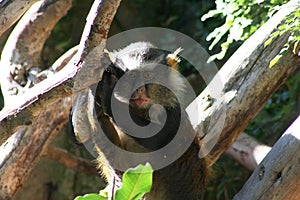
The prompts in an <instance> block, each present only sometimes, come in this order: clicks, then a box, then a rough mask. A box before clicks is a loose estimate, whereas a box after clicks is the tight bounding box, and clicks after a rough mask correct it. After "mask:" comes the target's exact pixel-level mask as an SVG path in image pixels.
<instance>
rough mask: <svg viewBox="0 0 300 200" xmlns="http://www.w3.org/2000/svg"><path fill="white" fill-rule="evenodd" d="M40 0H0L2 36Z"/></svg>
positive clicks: (0, 29) (0, 30) (0, 32)
mask: <svg viewBox="0 0 300 200" xmlns="http://www.w3.org/2000/svg"><path fill="white" fill-rule="evenodd" d="M37 1H38V0H26V1H23V0H4V1H1V2H0V36H1V35H2V34H3V33H4V32H5V31H6V30H7V29H9V27H11V26H12V25H13V24H14V23H15V22H16V21H17V20H18V19H19V18H20V17H21V16H22V15H23V14H24V13H25V12H26V11H27V10H28V8H30V6H31V5H32V4H34V3H35V2H37Z"/></svg>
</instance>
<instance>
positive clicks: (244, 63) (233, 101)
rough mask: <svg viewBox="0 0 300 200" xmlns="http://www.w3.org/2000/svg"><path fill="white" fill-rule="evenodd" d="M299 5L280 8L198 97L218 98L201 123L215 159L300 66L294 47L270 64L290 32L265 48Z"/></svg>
mask: <svg viewBox="0 0 300 200" xmlns="http://www.w3.org/2000/svg"><path fill="white" fill-rule="evenodd" d="M297 9H299V5H292V4H291V3H289V4H287V5H286V6H285V7H284V8H282V9H281V10H280V11H278V12H277V13H276V14H275V16H274V17H272V18H271V19H270V20H269V21H268V22H267V23H266V24H265V25H264V26H262V27H261V28H260V29H259V30H258V31H257V32H256V33H255V34H254V35H253V36H251V38H249V39H248V40H247V41H246V42H245V43H244V44H243V45H242V46H241V47H240V48H239V49H238V50H237V51H236V53H235V54H234V55H233V56H232V57H231V58H230V59H229V60H228V62H227V63H226V64H225V65H224V66H223V67H222V69H221V70H220V71H219V73H218V74H217V75H216V77H215V78H214V79H213V80H212V81H211V83H210V84H209V85H208V87H207V88H206V89H205V90H204V91H203V92H202V93H201V95H200V96H199V97H197V99H196V101H200V102H201V101H202V100H203V99H207V97H209V96H212V97H213V98H215V99H213V103H212V106H211V107H210V108H208V109H207V110H205V111H203V114H202V116H203V121H202V122H201V123H200V124H199V125H198V128H199V134H201V133H202V132H204V133H207V135H206V137H205V138H204V143H205V148H206V152H210V154H211V158H212V162H215V161H216V160H217V159H218V157H219V156H220V155H221V154H222V153H224V151H226V149H228V148H229V147H230V145H231V144H232V143H233V142H234V141H235V140H236V139H237V137H238V136H239V134H240V133H242V132H243V131H244V129H245V128H246V127H247V125H248V124H249V122H250V121H251V120H252V119H253V118H254V117H255V115H256V114H257V113H258V112H259V111H260V109H261V108H262V107H263V106H264V104H265V103H266V101H267V100H268V99H269V98H270V97H271V95H273V94H274V93H275V91H276V90H277V89H278V88H279V87H280V85H282V84H283V83H284V81H285V80H286V78H287V77H288V76H289V75H291V74H292V73H293V72H294V71H295V70H297V69H299V62H300V57H299V56H297V55H295V54H293V53H292V52H291V51H289V52H288V53H287V54H286V55H285V56H283V57H282V58H281V60H280V61H279V62H278V63H277V64H276V65H275V66H273V67H272V68H269V62H270V61H271V60H272V59H273V58H274V57H275V55H277V54H278V53H279V52H280V50H281V49H282V48H283V46H284V44H285V43H286V41H287V37H288V36H287V35H283V36H281V37H278V38H277V39H276V40H275V41H273V42H272V44H271V45H269V46H268V47H266V48H264V42H265V41H266V40H267V39H268V37H269V36H270V35H271V34H272V32H274V31H275V30H276V27H277V26H278V25H279V24H281V23H284V22H285V17H286V16H287V15H289V14H291V13H293V12H295V11H296V10H297ZM222 83H223V85H224V88H222V87H221V86H222ZM212 94H213V95H212ZM216 100H218V101H216ZM194 103H195V102H194ZM194 106H195V104H191V105H190V107H189V108H188V111H190V114H193V113H192V111H193V110H195V108H194ZM224 120H225V121H224ZM222 122H224V124H223V123H222ZM216 133H221V134H220V135H217V134H216ZM214 139H215V140H216V142H217V141H218V142H217V145H214V144H215V142H214ZM212 148H213V149H212Z"/></svg>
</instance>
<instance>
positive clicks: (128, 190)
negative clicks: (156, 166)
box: [114, 163, 153, 200]
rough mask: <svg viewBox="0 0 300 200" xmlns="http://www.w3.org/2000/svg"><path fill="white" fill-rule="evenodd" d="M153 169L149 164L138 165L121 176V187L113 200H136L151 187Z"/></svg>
mask: <svg viewBox="0 0 300 200" xmlns="http://www.w3.org/2000/svg"><path fill="white" fill-rule="evenodd" d="M152 174H153V169H152V167H151V165H150V164H149V163H146V165H138V166H137V167H136V168H133V169H129V170H127V171H126V172H125V173H124V174H123V178H122V187H121V188H120V189H119V190H117V191H116V194H115V198H114V199H115V200H137V199H140V198H142V197H143V196H144V195H145V194H146V193H147V192H150V190H151V187H152Z"/></svg>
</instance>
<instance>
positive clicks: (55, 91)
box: [0, 0, 120, 144]
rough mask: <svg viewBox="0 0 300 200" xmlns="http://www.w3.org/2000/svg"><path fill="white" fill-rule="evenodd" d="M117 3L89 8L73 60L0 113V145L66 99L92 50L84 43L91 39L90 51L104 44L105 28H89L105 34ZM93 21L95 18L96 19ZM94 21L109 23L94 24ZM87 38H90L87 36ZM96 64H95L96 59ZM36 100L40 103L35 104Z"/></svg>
mask: <svg viewBox="0 0 300 200" xmlns="http://www.w3.org/2000/svg"><path fill="white" fill-rule="evenodd" d="M119 3H120V0H118V1H110V0H103V1H99V0H97V1H95V2H94V5H93V8H95V7H96V8H99V11H98V10H96V9H92V10H91V11H90V14H89V18H88V23H87V24H86V27H85V33H84V34H83V37H82V39H81V41H80V47H79V50H78V52H77V54H76V55H75V56H74V57H73V59H72V60H71V61H70V62H69V63H68V64H67V65H66V66H65V67H64V68H63V69H62V70H60V71H59V72H58V73H56V74H55V76H53V77H51V80H50V79H46V80H44V81H42V82H40V83H39V84H37V85H35V86H34V87H33V88H31V89H30V90H28V91H27V92H26V94H24V95H23V96H20V97H19V98H17V99H15V101H14V105H12V106H11V107H9V108H8V107H7V108H5V110H3V111H1V112H0V121H1V123H0V144H2V143H3V142H5V141H6V139H7V138H8V137H9V136H11V135H12V134H13V133H14V132H15V131H16V130H17V129H18V127H20V126H21V125H28V124H32V120H33V119H34V116H36V115H37V114H38V113H39V112H40V111H41V110H42V109H44V107H45V106H49V105H51V104H52V103H55V102H56V101H58V100H60V99H62V98H64V97H66V96H70V95H71V94H72V92H74V90H73V84H74V79H71V78H73V77H74V76H75V74H76V73H77V70H78V67H77V66H78V65H80V66H81V68H82V69H84V68H85V67H83V65H84V63H83V62H81V60H83V59H85V57H87V55H88V52H90V51H92V50H93V49H89V48H85V45H84V44H85V43H87V41H86V40H90V41H89V45H88V46H89V47H91V48H92V47H94V46H97V42H99V41H102V42H101V43H103V42H104V41H106V39H105V38H102V40H101V39H100V38H101V37H102V36H104V35H103V34H99V33H102V32H103V31H104V29H103V30H102V29H101V30H102V31H101V32H99V31H98V29H95V28H94V29H92V28H93V27H94V25H95V26H96V27H102V28H105V30H106V31H105V32H108V30H109V27H110V24H111V22H112V20H113V17H114V15H115V13H116V10H117V8H118V5H119ZM100 6H101V7H100ZM92 13H93V14H92ZM95 18H97V20H96V19H95ZM96 22H98V23H108V24H95V23H96ZM93 23H94V24H93ZM88 30H90V31H91V32H90V33H88ZM88 35H89V37H87V36H88ZM105 36H106V34H105ZM83 52H85V53H83ZM98 56H99V55H98ZM98 58H99V57H98ZM94 59H96V58H94ZM96 63H98V60H97V62H96ZM94 64H95V63H94ZM95 65H96V64H95ZM89 66H92V64H90V65H89ZM87 71H88V69H87ZM86 75H89V77H87V80H86V81H85V82H89V80H91V79H92V81H95V80H96V79H95V78H94V77H90V76H91V75H95V76H96V75H97V73H96V72H93V71H92V70H91V71H89V74H86ZM68 79H70V80H68ZM67 80H68V81H67ZM82 80H84V79H82ZM90 85H91V83H90ZM85 87H86V85H84V84H83V85H82V88H85ZM82 88H77V90H80V89H82ZM38 99H39V101H37V100H38ZM16 114H18V115H16Z"/></svg>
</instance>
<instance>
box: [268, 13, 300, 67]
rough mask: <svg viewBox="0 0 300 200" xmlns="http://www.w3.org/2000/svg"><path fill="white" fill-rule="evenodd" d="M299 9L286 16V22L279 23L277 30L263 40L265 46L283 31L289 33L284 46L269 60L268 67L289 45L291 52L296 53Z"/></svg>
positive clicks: (276, 60)
mask: <svg viewBox="0 0 300 200" xmlns="http://www.w3.org/2000/svg"><path fill="white" fill-rule="evenodd" d="M299 30H300V10H297V11H296V12H295V13H293V14H291V15H290V16H288V17H287V19H286V23H284V24H282V25H280V26H279V27H278V31H276V32H274V33H273V34H272V35H271V37H270V38H269V39H268V40H267V41H266V42H265V47H266V46H268V45H269V44H271V43H272V41H273V40H274V39H275V38H276V37H278V36H281V35H283V34H284V33H286V32H288V31H289V33H290V34H291V35H290V37H289V39H288V42H287V43H286V44H285V45H284V47H283V48H282V49H281V51H280V52H279V54H278V55H276V56H275V58H273V60H272V61H271V62H270V65H269V67H270V68H271V67H273V66H274V65H275V64H276V63H277V62H278V61H279V59H280V58H281V57H282V56H283V55H285V54H286V52H287V51H288V50H289V49H290V47H291V46H292V47H293V53H294V54H298V52H297V47H298V44H299V42H300V35H299Z"/></svg>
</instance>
